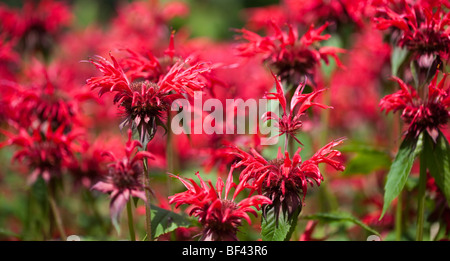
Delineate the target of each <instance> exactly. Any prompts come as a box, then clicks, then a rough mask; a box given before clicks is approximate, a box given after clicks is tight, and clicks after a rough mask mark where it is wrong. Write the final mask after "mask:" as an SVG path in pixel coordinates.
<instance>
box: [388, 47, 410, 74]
mask: <svg viewBox="0 0 450 261" xmlns="http://www.w3.org/2000/svg"><path fill="white" fill-rule="evenodd" d="M406 57H408V50H407V49H404V48H401V47H398V46H395V47H394V49H393V50H392V53H391V74H392V75H394V76H397V73H398V70H399V69H400V67H401V66H402V65H403V63H404V62H405V60H406Z"/></svg>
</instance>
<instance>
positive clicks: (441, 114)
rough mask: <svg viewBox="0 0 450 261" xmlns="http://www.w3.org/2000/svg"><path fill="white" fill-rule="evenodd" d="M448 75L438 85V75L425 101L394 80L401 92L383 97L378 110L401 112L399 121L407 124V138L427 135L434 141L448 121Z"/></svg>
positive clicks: (404, 84)
mask: <svg viewBox="0 0 450 261" xmlns="http://www.w3.org/2000/svg"><path fill="white" fill-rule="evenodd" d="M447 75H448V74H445V75H444V77H442V79H441V80H440V81H439V82H438V77H439V71H437V72H436V75H435V76H434V78H433V80H432V81H431V82H430V84H429V85H428V88H427V93H428V95H427V97H426V98H422V96H421V95H420V94H419V93H418V91H417V90H416V89H414V88H413V87H411V86H410V85H407V84H406V83H404V82H403V81H402V80H401V79H399V78H397V77H394V80H395V81H396V82H397V83H398V85H399V86H400V88H401V89H400V90H399V91H397V92H395V93H393V94H389V95H386V97H384V98H383V99H381V101H380V107H381V108H382V109H383V110H386V113H388V112H389V111H393V112H396V111H399V110H401V111H402V116H401V117H402V119H403V120H404V121H405V122H406V123H407V124H409V128H408V131H407V134H410V135H413V136H414V137H417V136H419V134H420V133H421V132H422V131H427V132H428V134H430V136H431V137H432V138H433V139H434V140H436V138H437V136H438V134H439V132H438V130H439V128H441V127H442V126H444V125H445V124H447V122H448V119H449V118H450V88H449V86H448V85H447V86H446V85H445V79H446V78H447Z"/></svg>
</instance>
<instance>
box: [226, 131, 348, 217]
mask: <svg viewBox="0 0 450 261" xmlns="http://www.w3.org/2000/svg"><path fill="white" fill-rule="evenodd" d="M342 142H343V140H342V139H340V140H336V141H332V142H330V143H328V144H327V145H325V146H324V147H323V148H321V149H320V150H319V151H317V152H316V153H315V154H314V155H313V156H312V157H311V158H310V159H308V160H306V161H303V162H302V159H301V157H300V154H299V153H300V150H301V149H300V148H299V149H298V150H297V152H296V153H295V154H294V155H292V159H291V156H289V153H288V152H287V151H285V152H284V154H283V153H282V152H281V148H279V151H278V156H277V158H276V159H274V160H270V161H268V160H266V159H264V158H263V157H262V156H261V155H260V154H259V153H258V152H256V151H255V150H253V149H251V150H250V153H247V152H245V151H243V150H242V149H239V148H237V147H236V148H235V152H233V154H234V155H236V156H237V157H239V158H240V159H239V160H238V162H237V163H236V164H234V167H236V168H238V167H242V168H243V170H242V171H241V174H240V178H239V179H240V181H241V182H242V183H243V184H244V185H243V186H244V187H247V188H250V189H251V190H252V192H255V191H256V192H258V193H259V194H262V195H264V196H267V197H268V198H270V199H271V200H272V202H273V203H272V205H271V207H273V208H274V210H275V213H276V217H277V218H278V216H279V214H280V212H281V213H283V214H284V215H285V216H287V217H289V218H290V217H291V216H292V215H293V213H294V212H296V211H298V212H300V210H301V208H302V206H303V205H304V199H305V196H306V192H307V190H308V186H307V185H308V184H310V185H311V186H312V185H313V184H314V183H313V181H314V182H315V183H316V184H317V186H320V183H321V181H322V180H323V176H322V173H321V172H320V169H319V164H320V163H326V164H328V165H330V166H332V167H333V168H335V169H336V170H339V171H343V170H344V165H343V164H342V163H341V162H339V161H337V160H336V159H335V157H339V156H340V155H341V153H340V152H339V151H337V150H334V149H333V148H334V147H336V146H337V145H339V144H341V143H342ZM265 210H267V208H265Z"/></svg>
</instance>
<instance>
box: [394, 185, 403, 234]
mask: <svg viewBox="0 0 450 261" xmlns="http://www.w3.org/2000/svg"><path fill="white" fill-rule="evenodd" d="M395 240H397V241H401V240H402V192H400V194H398V197H397V208H396V211H395Z"/></svg>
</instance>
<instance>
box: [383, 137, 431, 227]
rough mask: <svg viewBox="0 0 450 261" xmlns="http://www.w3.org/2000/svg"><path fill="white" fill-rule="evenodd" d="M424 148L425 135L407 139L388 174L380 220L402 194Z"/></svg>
mask: <svg viewBox="0 0 450 261" xmlns="http://www.w3.org/2000/svg"><path fill="white" fill-rule="evenodd" d="M422 147H423V133H421V134H420V135H419V137H418V138H414V137H411V136H407V137H405V139H404V140H403V142H402V144H401V145H400V149H399V151H398V152H397V156H395V159H394V162H393V163H392V165H391V168H390V170H389V173H388V174H387V180H386V184H385V186H384V204H383V211H382V213H381V216H380V219H381V218H383V216H384V214H385V213H386V210H387V209H388V207H389V206H390V205H391V202H392V201H393V200H394V199H395V198H396V197H397V196H398V195H399V194H400V192H401V191H402V190H403V187H404V186H405V184H406V181H407V179H408V176H409V173H410V172H411V168H412V166H413V164H414V160H415V159H416V157H417V156H418V155H419V154H420V152H421V151H422Z"/></svg>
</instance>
